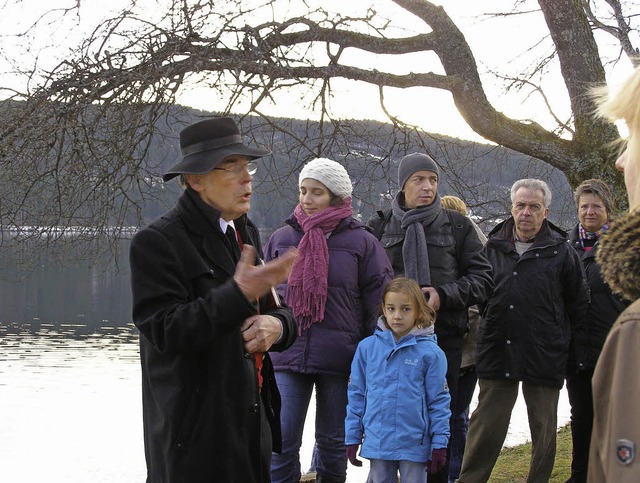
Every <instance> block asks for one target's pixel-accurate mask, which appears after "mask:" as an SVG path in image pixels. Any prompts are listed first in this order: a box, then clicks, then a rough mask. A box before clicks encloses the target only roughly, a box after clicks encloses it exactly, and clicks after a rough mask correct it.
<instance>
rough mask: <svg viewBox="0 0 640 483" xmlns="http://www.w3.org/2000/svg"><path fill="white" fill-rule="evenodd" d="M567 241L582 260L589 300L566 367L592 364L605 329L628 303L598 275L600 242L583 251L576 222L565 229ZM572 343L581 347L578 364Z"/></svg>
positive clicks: (589, 366) (599, 348)
mask: <svg viewBox="0 0 640 483" xmlns="http://www.w3.org/2000/svg"><path fill="white" fill-rule="evenodd" d="M568 241H569V243H570V244H571V246H573V248H575V250H576V251H577V252H578V255H579V256H580V259H581V260H582V264H583V266H584V271H585V274H586V277H587V284H588V285H589V291H590V293H591V303H590V304H589V310H588V312H587V317H586V319H585V326H584V332H585V335H584V338H583V340H582V342H579V341H578V342H577V341H576V340H575V339H574V340H572V341H571V342H572V343H571V349H570V351H569V369H570V370H577V369H593V368H595V367H596V362H598V356H599V355H600V352H601V351H602V346H603V345H604V341H605V340H606V338H607V335H608V334H609V329H611V326H612V325H613V323H614V322H615V321H616V319H617V318H618V316H619V315H620V314H621V313H622V311H623V310H624V309H625V308H627V307H628V306H629V302H628V301H625V300H624V299H622V298H621V297H620V296H618V295H616V294H615V293H613V291H612V290H611V287H609V285H607V283H606V282H605V281H604V279H603V278H602V270H601V269H600V265H599V264H598V262H597V261H596V253H598V248H599V245H600V244H599V243H596V244H595V246H594V247H593V248H592V249H591V250H589V251H585V249H584V248H583V247H582V244H581V243H580V235H579V230H578V225H575V226H574V227H573V229H572V230H571V232H570V233H569V238H568ZM576 343H578V344H581V347H578V348H577V349H578V352H582V354H583V356H584V357H583V360H582V361H581V365H580V367H578V363H577V361H576V357H575V354H576V347H575V345H576Z"/></svg>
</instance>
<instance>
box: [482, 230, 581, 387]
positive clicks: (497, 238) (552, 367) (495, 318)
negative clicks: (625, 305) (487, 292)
mask: <svg viewBox="0 0 640 483" xmlns="http://www.w3.org/2000/svg"><path fill="white" fill-rule="evenodd" d="M513 225H514V221H513V218H509V219H507V220H506V221H504V222H502V223H500V224H499V225H497V226H496V227H495V228H494V229H493V230H492V232H491V233H490V234H489V240H488V241H487V244H486V245H485V252H486V254H487V257H488V258H489V261H490V262H491V265H492V266H493V278H494V281H495V288H494V290H493V295H492V296H491V298H490V299H489V301H488V302H487V304H486V309H485V311H484V316H483V318H482V321H481V322H480V331H479V334H478V357H477V360H476V371H477V373H478V377H479V378H485V379H498V378H506V379H514V380H518V381H527V382H532V383H534V384H541V385H546V386H552V387H558V388H561V387H562V385H563V383H564V376H565V371H566V366H567V356H568V351H569V341H570V338H571V333H572V331H573V333H574V334H575V335H576V337H578V338H579V337H582V329H583V324H584V320H585V317H586V314H587V308H588V305H589V291H588V288H587V284H586V280H585V277H584V271H583V269H582V263H581V262H580V259H579V257H578V254H577V253H576V251H575V250H574V249H573V248H571V245H569V243H567V242H566V233H564V232H563V231H562V230H560V229H559V228H557V227H555V226H554V225H553V224H551V223H549V222H548V221H547V220H545V221H544V222H543V224H542V227H541V228H540V231H539V232H538V234H537V235H536V237H535V242H534V243H533V246H531V247H530V248H529V249H528V250H527V251H526V252H525V253H523V254H522V256H519V255H518V253H517V252H516V249H515V245H514V242H513ZM576 357H577V358H579V359H580V360H583V356H581V355H580V354H577V355H576Z"/></svg>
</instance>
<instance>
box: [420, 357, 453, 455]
mask: <svg viewBox="0 0 640 483" xmlns="http://www.w3.org/2000/svg"><path fill="white" fill-rule="evenodd" d="M446 375H447V358H446V357H445V355H444V352H442V349H440V348H436V351H435V354H434V357H433V360H432V362H431V364H430V365H429V367H428V368H427V371H426V375H425V381H424V385H425V387H426V388H427V409H428V417H429V428H430V436H431V447H432V448H446V447H447V444H448V443H449V436H450V430H449V419H450V418H451V409H450V405H451V395H450V394H449V387H448V386H447V378H446Z"/></svg>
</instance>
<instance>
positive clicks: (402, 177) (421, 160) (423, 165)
mask: <svg viewBox="0 0 640 483" xmlns="http://www.w3.org/2000/svg"><path fill="white" fill-rule="evenodd" d="M416 171H433V172H434V173H436V174H437V175H438V177H440V168H438V165H437V164H436V162H435V161H434V160H433V159H431V157H430V156H427V155H426V154H422V153H412V154H407V155H406V156H405V157H404V158H402V159H401V160H400V165H399V166H398V186H399V187H400V189H404V184H405V183H406V182H407V180H408V179H409V177H410V176H411V175H412V174H413V173H415V172H416Z"/></svg>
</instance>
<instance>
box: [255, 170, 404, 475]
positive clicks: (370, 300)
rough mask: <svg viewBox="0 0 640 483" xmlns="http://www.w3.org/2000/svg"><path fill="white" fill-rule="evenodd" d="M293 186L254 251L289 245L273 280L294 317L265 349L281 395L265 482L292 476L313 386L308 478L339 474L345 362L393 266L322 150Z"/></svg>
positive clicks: (345, 176) (372, 321)
mask: <svg viewBox="0 0 640 483" xmlns="http://www.w3.org/2000/svg"><path fill="white" fill-rule="evenodd" d="M298 189H299V200H300V203H298V205H297V206H296V207H295V209H294V210H293V214H292V216H291V217H290V218H289V219H288V220H287V222H286V225H285V226H283V227H282V228H279V229H278V230H276V231H275V233H273V235H271V237H270V238H269V241H268V242H267V245H266V247H265V250H264V253H265V258H266V259H267V260H272V259H274V258H277V257H279V256H281V255H283V254H285V253H287V252H288V251H289V249H290V247H297V248H298V258H297V259H296V262H295V264H294V265H293V268H292V269H291V275H290V276H289V280H288V281H287V283H286V284H281V285H280V286H279V287H278V290H279V292H280V295H281V296H282V297H283V298H284V300H285V301H286V302H287V304H288V305H289V307H291V310H292V312H293V315H294V317H295V318H296V320H297V322H298V339H297V340H296V341H295V342H294V344H293V345H292V346H291V347H289V349H287V350H286V351H283V352H278V353H275V352H274V353H271V360H272V361H273V366H274V368H275V373H276V381H277V383H278V389H279V390H280V395H281V397H282V411H281V413H280V415H281V417H280V420H281V425H282V452H281V453H280V454H278V453H274V454H273V456H272V458H271V481H272V482H273V483H294V482H295V483H298V482H299V481H300V476H301V473H302V471H301V467H300V446H301V444H302V435H303V429H304V423H305V419H306V417H307V409H308V407H309V403H310V401H311V397H312V393H313V390H314V389H315V397H316V419H315V428H314V429H315V447H314V458H313V462H312V467H313V469H314V470H315V471H316V473H317V481H318V482H320V481H325V482H344V481H345V480H346V477H347V457H346V456H345V447H344V418H345V410H346V406H347V383H348V380H349V370H350V368H351V361H352V359H353V354H354V353H355V351H356V347H357V345H358V342H360V341H361V340H362V339H364V338H365V337H367V336H369V335H371V334H372V333H373V331H374V329H375V326H376V319H377V318H378V315H380V298H381V297H382V293H383V291H384V287H385V286H386V285H387V283H388V282H389V281H390V280H391V278H392V277H393V269H392V268H391V263H390V262H389V258H388V257H387V255H386V254H385V252H384V249H383V248H382V245H380V242H378V240H377V239H376V237H375V236H374V235H373V234H372V233H371V232H369V231H368V230H367V229H365V227H364V226H363V225H362V223H360V222H359V221H358V220H356V219H355V218H353V216H352V214H353V213H352V209H351V194H352V189H353V186H352V184H351V179H350V178H349V173H347V170H346V169H345V168H344V166H342V165H341V164H340V163H337V162H336V161H332V160H330V159H326V158H317V159H314V160H312V161H309V162H308V163H307V164H305V165H304V167H303V168H302V171H300V176H299V178H298Z"/></svg>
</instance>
